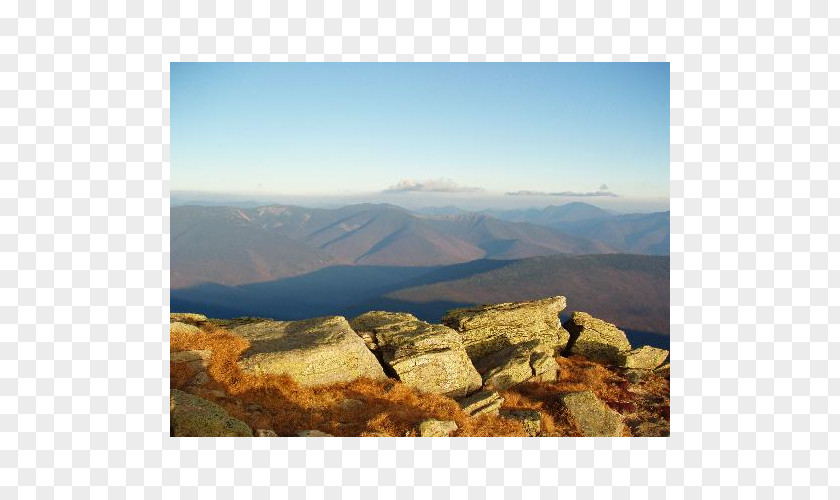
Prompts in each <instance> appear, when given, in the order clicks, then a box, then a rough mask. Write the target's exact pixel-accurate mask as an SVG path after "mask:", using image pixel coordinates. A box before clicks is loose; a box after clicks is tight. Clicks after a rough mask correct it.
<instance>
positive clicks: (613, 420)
mask: <svg viewBox="0 0 840 500" xmlns="http://www.w3.org/2000/svg"><path fill="white" fill-rule="evenodd" d="M560 402H561V403H562V404H563V406H565V408H566V410H567V411H568V412H569V415H570V416H571V417H572V419H573V420H574V421H575V422H576V423H577V425H578V427H580V430H581V432H582V433H583V435H584V436H606V437H620V436H623V435H624V430H625V426H624V421H623V420H622V418H621V415H620V414H619V413H618V412H616V411H614V410H612V409H611V408H610V407H608V406H607V405H606V404H604V402H603V401H601V400H600V399H598V396H596V395H595V393H593V392H592V391H582V392H570V393H567V394H562V395H561V396H560Z"/></svg>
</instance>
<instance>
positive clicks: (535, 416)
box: [499, 410, 542, 437]
mask: <svg viewBox="0 0 840 500" xmlns="http://www.w3.org/2000/svg"><path fill="white" fill-rule="evenodd" d="M499 416H500V417H502V418H507V419H510V420H518V421H519V423H520V424H522V429H523V430H524V431H525V434H527V435H528V436H530V437H536V436H539V434H540V430H541V428H542V422H541V420H540V412H538V411H536V410H502V411H501V412H499Z"/></svg>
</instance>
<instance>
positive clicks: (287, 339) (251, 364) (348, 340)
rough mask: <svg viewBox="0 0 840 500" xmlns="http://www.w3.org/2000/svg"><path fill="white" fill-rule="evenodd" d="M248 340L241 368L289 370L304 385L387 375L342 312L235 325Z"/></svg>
mask: <svg viewBox="0 0 840 500" xmlns="http://www.w3.org/2000/svg"><path fill="white" fill-rule="evenodd" d="M232 331H233V333H235V334H237V335H241V336H242V337H244V338H245V339H247V340H248V341H249V342H250V343H251V347H250V348H249V349H248V350H247V351H245V352H244V353H243V355H242V359H241V360H240V361H239V366H240V368H241V369H242V370H243V371H245V372H249V373H256V374H264V373H265V374H276V375H288V376H290V377H292V378H293V379H294V380H295V381H296V382H297V383H299V384H301V385H304V386H315V385H326V384H334V383H338V382H348V381H351V380H355V379H357V378H359V377H368V378H372V379H380V380H384V379H386V378H387V377H386V376H385V373H384V372H383V370H382V366H381V365H380V364H379V361H378V360H377V359H376V356H374V355H373V353H371V352H370V350H369V349H368V348H367V347H366V346H365V343H364V342H363V341H362V339H361V338H360V337H359V336H358V335H356V332H354V331H353V330H352V329H351V328H350V325H349V324H348V323H347V320H345V319H344V318H343V317H341V316H328V317H323V318H314V319H309V320H304V321H262V322H258V323H251V324H247V325H243V326H239V327H236V328H234V329H233V330H232Z"/></svg>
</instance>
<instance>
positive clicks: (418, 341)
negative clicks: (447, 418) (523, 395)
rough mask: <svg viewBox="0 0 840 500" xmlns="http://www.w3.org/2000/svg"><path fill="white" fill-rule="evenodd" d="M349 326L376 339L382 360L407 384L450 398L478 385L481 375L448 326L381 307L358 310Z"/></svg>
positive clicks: (461, 395) (469, 391)
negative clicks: (365, 311)
mask: <svg viewBox="0 0 840 500" xmlns="http://www.w3.org/2000/svg"><path fill="white" fill-rule="evenodd" d="M351 326H352V327H353V329H354V330H356V331H357V332H359V333H360V334H362V335H365V334H369V335H370V336H371V337H372V338H375V339H376V344H377V352H378V353H379V355H380V356H381V359H382V362H383V363H384V364H385V365H386V366H388V368H389V369H390V370H391V372H393V373H394V374H395V375H396V377H397V378H398V379H399V380H400V381H401V382H402V383H404V384H405V385H407V386H409V387H412V388H414V389H418V390H421V391H424V392H432V393H437V394H444V395H446V396H449V397H452V398H459V397H463V396H465V395H467V394H470V393H472V392H474V391H475V390H477V389H478V388H479V387H481V376H480V375H479V374H478V372H477V371H476V369H475V367H473V365H472V362H471V361H470V358H469V356H467V353H466V351H464V346H463V344H462V343H461V338H460V336H459V335H458V333H457V332H455V331H454V330H452V329H451V328H447V327H445V326H443V325H433V324H429V323H426V322H425V321H420V320H418V319H417V318H416V317H414V316H412V315H411V314H407V313H391V312H381V311H372V312H367V313H365V314H362V315H360V316H358V317H356V318H354V319H353V321H352V322H351Z"/></svg>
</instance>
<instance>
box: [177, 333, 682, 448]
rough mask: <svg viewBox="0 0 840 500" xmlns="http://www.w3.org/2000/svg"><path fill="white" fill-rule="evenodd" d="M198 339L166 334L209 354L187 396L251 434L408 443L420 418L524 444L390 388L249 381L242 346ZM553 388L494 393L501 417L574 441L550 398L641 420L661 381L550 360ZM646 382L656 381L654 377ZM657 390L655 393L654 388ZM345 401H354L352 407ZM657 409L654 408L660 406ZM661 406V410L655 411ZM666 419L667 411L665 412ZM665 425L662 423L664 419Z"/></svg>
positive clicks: (209, 336)
mask: <svg viewBox="0 0 840 500" xmlns="http://www.w3.org/2000/svg"><path fill="white" fill-rule="evenodd" d="M197 326H199V327H200V328H201V329H202V333H200V334H172V335H171V336H170V350H171V351H172V352H176V351H183V350H191V349H197V350H203V349H208V350H210V351H212V355H211V357H210V362H209V367H208V369H207V373H208V375H209V376H210V379H211V382H210V383H208V384H206V385H204V386H202V388H200V389H196V388H190V389H189V390H190V391H191V392H193V393H195V394H197V395H198V396H201V397H204V398H206V399H209V400H211V401H214V402H216V403H218V404H220V405H221V406H223V407H224V408H225V409H226V410H227V411H228V412H229V413H230V414H231V415H233V416H235V417H236V418H239V419H241V420H243V421H244V422H246V423H247V424H248V425H249V426H250V427H251V428H253V429H271V430H274V431H275V432H276V433H277V434H279V435H281V436H283V435H295V434H296V433H297V432H298V431H302V430H319V431H322V432H326V433H329V434H333V435H336V436H381V435H384V436H415V435H416V430H415V427H416V425H417V423H418V422H420V421H421V420H423V419H425V418H435V419H440V420H453V421H455V423H457V424H458V430H457V431H456V432H455V433H454V434H453V435H455V436H524V435H525V433H524V430H523V428H522V426H521V425H520V423H519V422H517V421H514V420H508V419H505V418H501V417H498V416H493V415H484V416H480V417H477V418H470V417H469V416H468V415H467V414H465V413H464V412H463V411H462V410H461V408H460V407H459V406H458V403H457V402H456V401H454V400H453V399H451V398H448V397H445V396H442V395H437V394H428V393H420V392H418V391H416V390H414V389H412V388H410V387H407V386H405V385H403V384H402V383H400V382H397V381H394V380H386V381H380V380H372V379H365V378H360V379H357V380H354V381H352V382H347V383H340V384H333V385H328V386H320V387H303V386H300V385H298V384H297V383H295V382H294V380H292V379H291V378H290V377H288V376H277V375H253V374H249V373H244V372H242V371H241V370H240V369H239V367H238V365H237V360H238V359H239V357H240V355H241V354H242V353H243V352H244V351H245V350H246V349H248V347H249V344H248V341H246V340H245V339H243V338H241V337H238V336H236V335H233V334H231V333H230V332H228V331H226V330H224V329H222V328H219V327H216V326H213V325H212V324H210V323H202V324H198V325H197ZM557 362H558V363H559V364H560V373H559V377H558V380H557V381H556V382H539V383H536V382H535V383H524V384H520V385H519V386H517V387H514V388H511V389H508V390H506V391H500V394H501V395H502V397H504V399H505V402H504V404H503V405H502V408H503V409H533V410H538V411H539V412H540V414H541V416H542V417H541V419H542V432H543V435H550V436H551V435H554V436H579V435H580V430H579V429H578V428H577V426H576V425H575V423H574V422H573V421H571V420H570V419H569V417H568V415H567V414H566V413H565V411H564V409H563V408H562V406H561V405H560V404H559V402H558V398H557V396H558V394H561V393H565V392H572V391H582V390H587V389H591V390H593V391H594V392H595V393H596V394H597V395H598V396H599V397H600V398H601V399H603V400H604V401H605V402H606V403H607V404H608V405H610V406H611V407H613V408H614V409H616V410H618V411H619V412H621V413H625V414H628V415H632V417H633V418H636V419H637V420H638V422H637V425H636V426H635V427H633V426H632V424H631V427H633V428H637V427H638V426H639V425H641V424H643V423H644V422H643V420H644V419H645V418H648V417H652V416H653V415H654V414H658V415H660V416H661V414H662V409H661V408H659V407H656V405H655V404H654V405H653V406H652V407H653V408H654V409H653V410H652V413H648V412H640V411H635V410H636V408H635V407H634V404H633V402H634V401H640V400H644V401H645V402H646V403H655V402H656V401H660V400H664V401H667V396H668V390H669V387H668V386H667V381H665V382H664V385H663V382H657V381H656V380H650V381H648V382H646V383H647V384H650V388H646V389H645V390H644V391H643V392H644V394H645V396H644V398H647V399H644V398H643V397H640V395H639V394H635V393H633V392H631V391H629V390H628V383H627V382H626V380H624V379H623V378H622V377H620V376H618V375H617V374H616V373H614V372H612V371H610V370H609V369H607V368H606V367H604V366H602V365H599V364H597V363H593V362H590V361H587V360H586V359H585V358H582V357H573V358H563V357H558V358H557ZM170 366H171V381H170V385H171V387H172V388H177V389H185V388H186V384H187V383H188V381H189V379H190V378H191V377H192V376H193V375H194V374H193V373H192V372H191V371H190V369H189V368H187V367H186V364H183V363H181V364H179V363H171V364H170ZM652 379H657V380H660V381H661V380H662V379H660V378H659V377H652ZM657 384H658V385H657ZM345 400H357V401H360V402H361V403H356V404H353V403H352V401H351V402H345V403H344V404H342V402H343V401H345ZM660 402H661V401H660ZM660 406H661V405H660ZM665 411H666V412H669V409H666V410H665ZM664 418H668V415H664Z"/></svg>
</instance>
